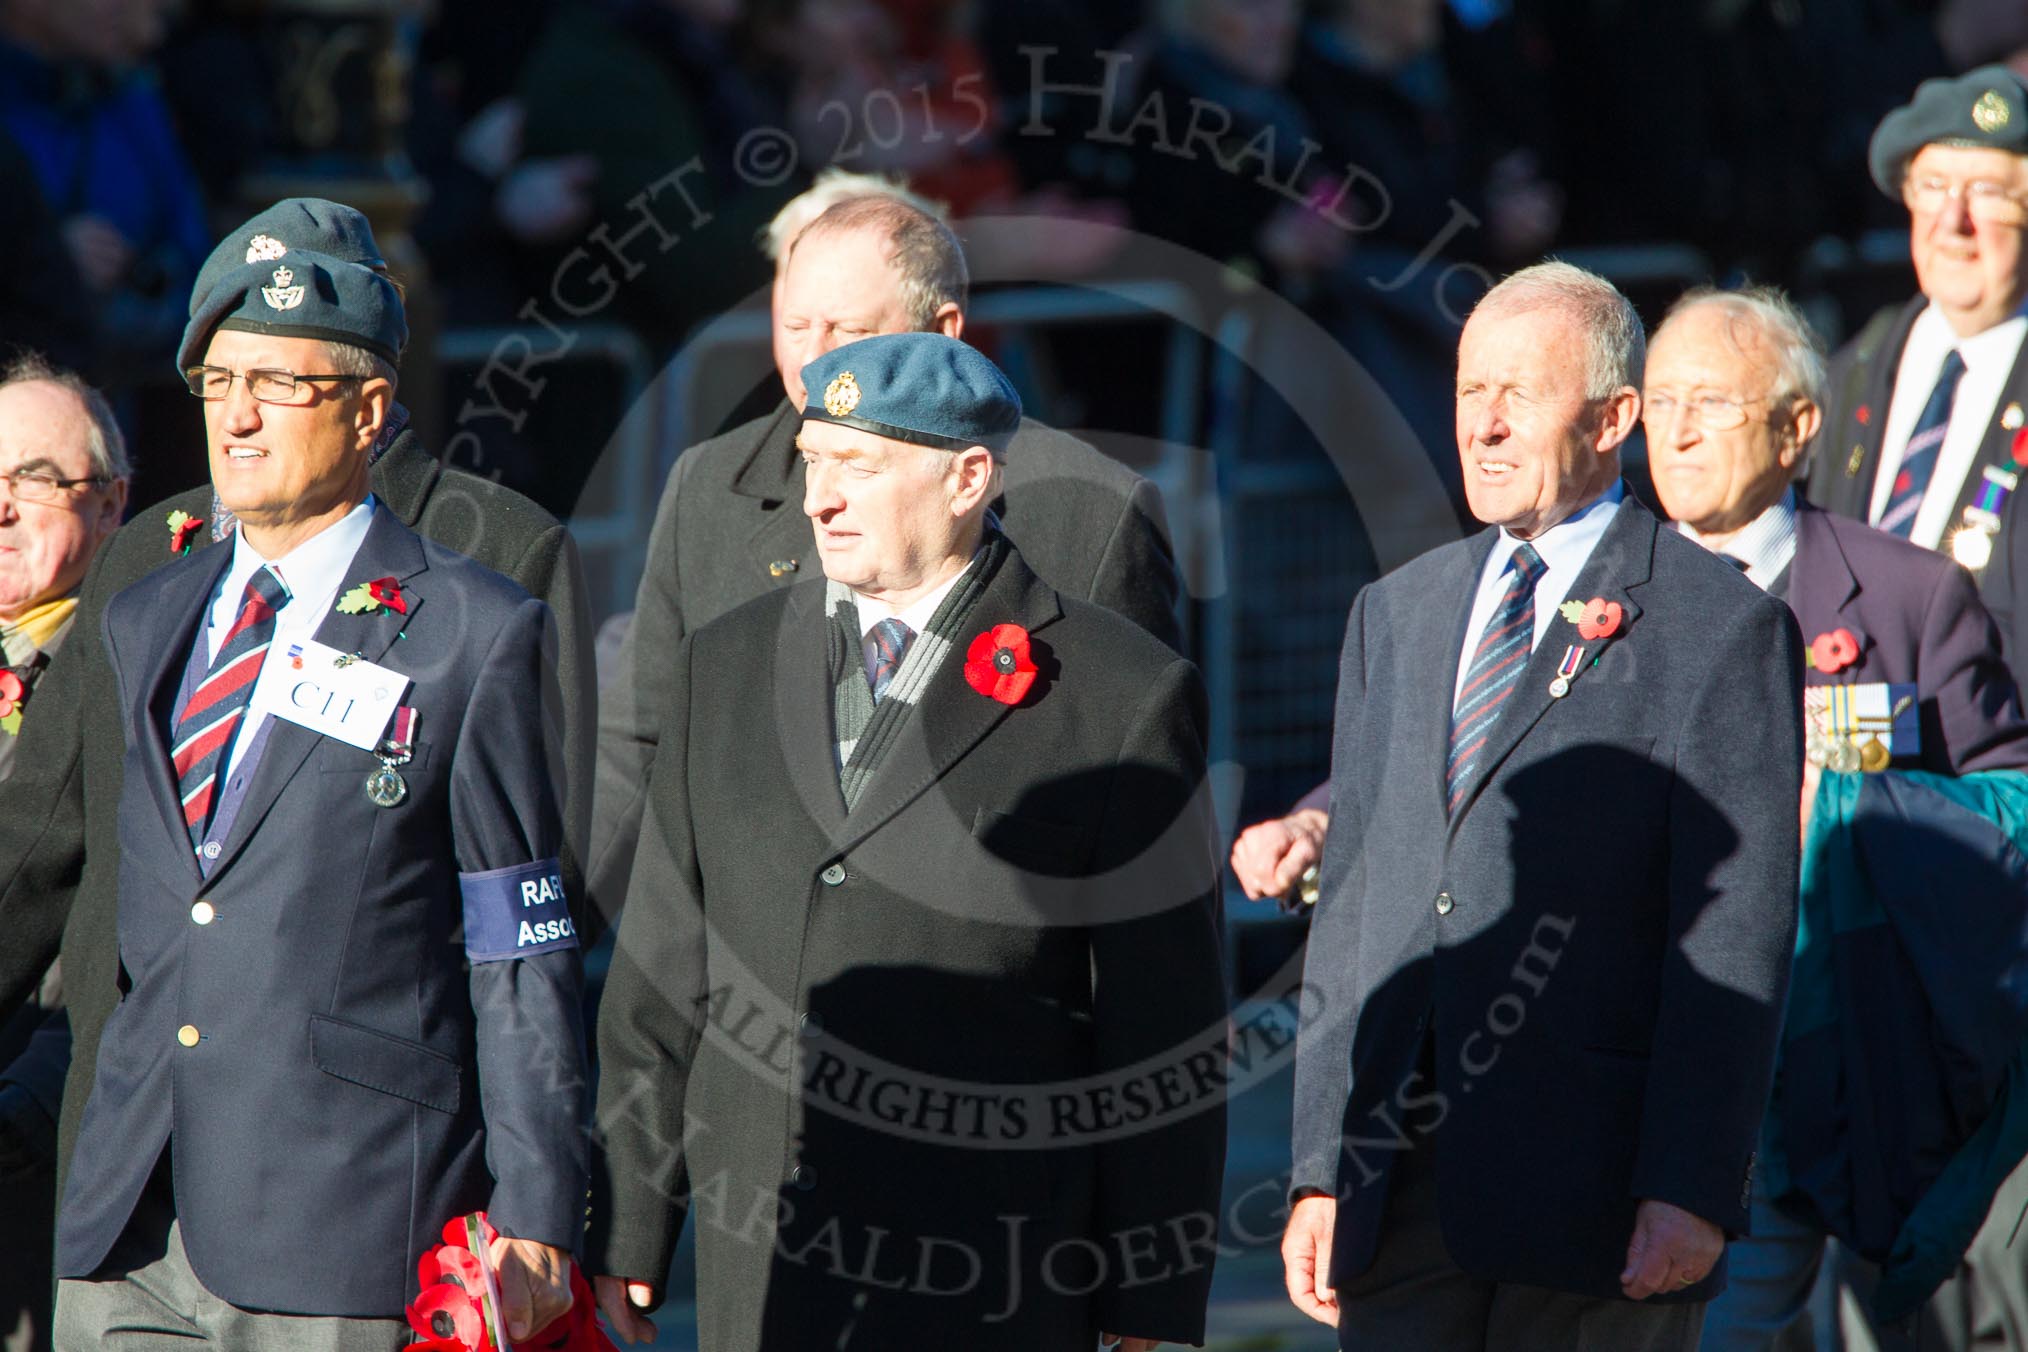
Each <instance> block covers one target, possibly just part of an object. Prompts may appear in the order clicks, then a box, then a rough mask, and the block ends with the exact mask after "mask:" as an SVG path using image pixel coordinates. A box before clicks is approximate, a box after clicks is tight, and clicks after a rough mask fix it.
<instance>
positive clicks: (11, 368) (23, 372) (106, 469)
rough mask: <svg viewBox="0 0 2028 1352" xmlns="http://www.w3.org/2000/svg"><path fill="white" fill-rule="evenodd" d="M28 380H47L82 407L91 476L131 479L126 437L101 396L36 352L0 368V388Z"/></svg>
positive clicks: (79, 377) (22, 354)
mask: <svg viewBox="0 0 2028 1352" xmlns="http://www.w3.org/2000/svg"><path fill="white" fill-rule="evenodd" d="M32 380H40V381H47V382H48V383H49V384H51V385H54V386H56V387H57V388H59V389H63V390H68V391H70V392H71V393H72V394H74V395H76V396H77V398H78V402H79V403H81V404H83V405H84V407H85V414H86V421H87V422H88V423H89V424H90V430H89V431H87V432H86V434H85V454H86V455H87V456H88V457H89V458H90V459H91V462H92V473H93V474H94V475H96V476H97V477H99V478H101V479H131V478H133V477H134V462H133V461H132V460H131V459H129V458H128V456H127V437H126V434H125V433H123V432H122V431H120V422H119V419H117V418H115V417H114V416H113V406H112V405H111V404H109V403H107V402H106V397H105V396H104V395H103V394H100V393H99V392H98V391H97V390H96V389H94V388H93V387H92V386H90V385H88V384H86V383H85V380H84V377H82V376H80V375H78V374H77V373H76V372H75V371H66V370H64V369H63V368H62V367H60V366H54V365H52V364H51V363H50V361H49V359H48V358H47V357H44V356H43V355H42V354H41V353H39V352H23V353H21V354H20V355H18V356H16V357H15V358H14V359H13V360H12V361H9V362H8V363H7V364H6V365H5V366H0V389H4V388H6V387H7V386H9V385H22V384H26V383H28V382H29V381H32Z"/></svg>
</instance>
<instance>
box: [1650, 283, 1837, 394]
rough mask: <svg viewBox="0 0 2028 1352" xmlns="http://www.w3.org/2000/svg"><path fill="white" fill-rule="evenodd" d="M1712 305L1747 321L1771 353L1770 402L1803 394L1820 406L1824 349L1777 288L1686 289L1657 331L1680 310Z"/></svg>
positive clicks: (1736, 339) (1737, 338) (1737, 342)
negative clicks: (1772, 376) (1772, 377)
mask: <svg viewBox="0 0 2028 1352" xmlns="http://www.w3.org/2000/svg"><path fill="white" fill-rule="evenodd" d="M1699 309H1716V310H1720V311H1723V312H1724V313H1725V314H1726V315H1727V316H1728V317H1730V318H1732V319H1735V320H1738V321H1739V322H1741V323H1743V324H1747V325H1749V326H1751V331H1752V332H1755V333H1758V334H1759V335H1760V339H1761V341H1762V342H1764V343H1766V344H1767V345H1768V348H1769V349H1770V351H1771V352H1772V353H1773V356H1774V376H1775V383H1774V389H1773V390H1771V391H1770V392H1769V394H1768V402H1769V403H1770V404H1773V405H1774V406H1775V407H1777V408H1785V407H1787V406H1789V405H1791V404H1793V403H1794V402H1795V401H1796V400H1798V399H1807V400H1809V401H1810V402H1811V403H1813V404H1816V405H1818V406H1819V407H1821V406H1822V405H1823V402H1824V382H1825V378H1826V377H1825V374H1824V354H1823V350H1822V349H1821V348H1819V347H1818V345H1817V336H1816V334H1815V333H1814V332H1812V331H1811V329H1810V324H1809V321H1808V320H1806V319H1804V318H1803V313H1802V311H1800V310H1798V309H1797V308H1796V307H1795V303H1794V302H1793V301H1791V300H1790V299H1789V298H1788V296H1787V295H1786V294H1785V293H1784V292H1783V291H1782V290H1781V289H1780V288H1779V287H1773V286H1753V287H1748V288H1746V289H1745V290H1742V291H1721V290H1719V289H1718V288H1717V287H1710V286H1701V287H1698V288H1696V289H1695V290H1693V291H1686V292H1684V293H1683V295H1681V296H1680V297H1678V298H1677V300H1676V303H1675V304H1674V305H1671V306H1670V307H1669V313H1668V314H1666V315H1664V316H1662V322H1661V323H1660V324H1658V325H1656V326H1655V336H1656V337H1658V338H1659V337H1660V336H1661V334H1662V331H1663V330H1664V329H1666V328H1668V327H1669V325H1671V324H1673V323H1675V322H1676V319H1677V317H1678V316H1680V315H1683V314H1687V313H1688V312H1690V311H1691V310H1699ZM1731 336H1732V341H1733V343H1734V344H1735V345H1737V346H1743V344H1741V343H1740V335H1739V333H1738V332H1737V331H1733V332H1732V334H1731Z"/></svg>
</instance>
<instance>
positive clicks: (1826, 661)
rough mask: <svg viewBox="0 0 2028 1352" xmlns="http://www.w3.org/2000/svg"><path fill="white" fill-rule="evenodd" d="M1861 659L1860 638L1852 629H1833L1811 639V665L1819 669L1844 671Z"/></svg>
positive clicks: (1823, 670)
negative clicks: (1854, 635)
mask: <svg viewBox="0 0 2028 1352" xmlns="http://www.w3.org/2000/svg"><path fill="white" fill-rule="evenodd" d="M1858 660H1859V640H1858V639H1856V638H1854V637H1853V636H1852V631H1851V630H1850V629H1832V630H1830V631H1828V632H1826V633H1822V634H1819V635H1817V636H1816V637H1815V638H1813V639H1811V640H1810V665H1811V666H1813V667H1815V668H1816V669H1817V670H1818V671H1821V672H1825V673H1827V674H1828V673H1830V672H1834V671H1843V670H1844V669H1845V668H1846V667H1849V666H1851V665H1852V664H1853V663H1854V662H1856V661H1858Z"/></svg>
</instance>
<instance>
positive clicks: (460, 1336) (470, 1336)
mask: <svg viewBox="0 0 2028 1352" xmlns="http://www.w3.org/2000/svg"><path fill="white" fill-rule="evenodd" d="M408 1326H409V1327H410V1328H412V1329H414V1330H415V1331H416V1332H417V1333H420V1334H421V1335H422V1336H423V1337H425V1338H433V1339H447V1340H450V1343H451V1346H453V1347H463V1348H466V1349H469V1350H470V1352H477V1349H479V1348H483V1347H484V1346H486V1321H485V1318H484V1316H482V1315H481V1314H480V1313H479V1303H478V1302H477V1301H475V1300H473V1299H472V1297H471V1296H470V1295H468V1294H467V1293H466V1291H465V1289H464V1288H463V1287H461V1286H457V1285H454V1284H452V1283H450V1282H438V1283H436V1284H435V1285H433V1286H425V1287H424V1288H423V1289H422V1291H421V1292H420V1293H419V1294H418V1295H417V1296H416V1298H415V1299H414V1300H413V1301H411V1302H410V1303H409V1306H408Z"/></svg>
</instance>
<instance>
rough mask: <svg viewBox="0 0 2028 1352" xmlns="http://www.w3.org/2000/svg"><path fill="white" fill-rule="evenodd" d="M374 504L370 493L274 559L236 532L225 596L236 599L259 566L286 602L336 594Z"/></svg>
mask: <svg viewBox="0 0 2028 1352" xmlns="http://www.w3.org/2000/svg"><path fill="white" fill-rule="evenodd" d="M377 505H378V504H377V503H376V501H375V499H374V496H373V494H371V493H368V494H367V495H366V498H365V500H364V501H363V502H361V503H360V504H359V505H358V506H357V507H354V508H353V509H352V510H351V511H349V512H347V513H346V514H345V515H344V516H342V517H340V518H338V520H336V521H334V522H332V523H331V524H330V525H329V526H326V527H325V528H324V529H323V530H320V531H318V532H317V533H316V534H315V535H313V536H311V537H310V538H309V539H307V540H305V541H303V543H301V544H299V545H297V546H296V547H295V548H294V549H292V550H290V551H289V552H288V553H286V554H284V555H282V557H280V558H278V559H263V558H262V557H261V556H260V555H259V554H258V553H257V552H256V551H255V550H254V548H253V546H252V545H249V544H248V543H247V542H246V532H245V531H244V530H241V531H238V532H236V533H235V534H234V536H233V543H232V566H231V567H230V568H228V569H227V570H226V574H225V595H227V596H231V597H237V596H238V595H239V594H240V593H241V592H242V591H244V590H246V584H247V582H248V581H249V580H250V579H251V578H252V577H253V575H254V574H255V573H256V572H258V571H259V570H260V569H261V568H263V567H266V568H267V569H269V570H270V571H272V572H273V573H274V575H275V576H276V577H278V578H280V579H281V581H282V585H283V586H284V587H286V588H288V592H289V601H294V600H295V599H296V598H297V597H299V596H317V595H320V594H322V593H325V592H332V591H336V590H337V589H338V585H339V584H340V583H341V582H343V581H344V575H345V570H346V569H347V568H349V567H351V566H352V558H353V556H354V555H356V554H357V553H358V552H359V546H360V545H361V544H363V543H365V540H366V531H367V528H368V527H369V526H371V525H372V524H373V512H374V508H375V507H376V506H377ZM284 604H285V605H286V604H287V603H286V602H285V603H284Z"/></svg>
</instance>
